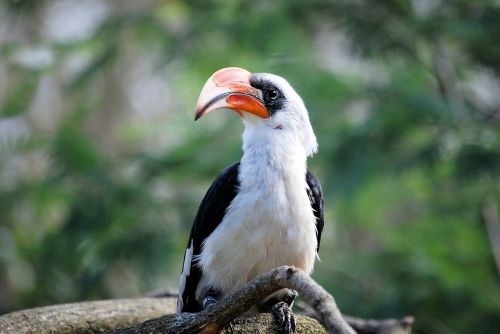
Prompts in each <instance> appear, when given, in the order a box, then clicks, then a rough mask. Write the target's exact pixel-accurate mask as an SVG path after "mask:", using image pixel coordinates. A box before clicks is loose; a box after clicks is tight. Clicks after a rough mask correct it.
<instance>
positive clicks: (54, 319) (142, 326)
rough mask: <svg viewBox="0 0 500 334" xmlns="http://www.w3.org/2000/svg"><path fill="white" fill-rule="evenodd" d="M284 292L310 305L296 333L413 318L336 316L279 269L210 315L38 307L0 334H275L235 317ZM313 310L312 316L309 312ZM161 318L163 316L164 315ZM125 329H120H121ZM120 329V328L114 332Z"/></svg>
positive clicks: (366, 329)
mask: <svg viewBox="0 0 500 334" xmlns="http://www.w3.org/2000/svg"><path fill="white" fill-rule="evenodd" d="M282 288H289V289H294V290H297V291H298V292H299V293H300V294H301V295H302V296H303V298H304V299H305V301H306V302H307V303H308V304H309V305H310V306H311V309H309V312H307V313H308V314H309V315H313V316H314V318H316V319H319V320H320V321H321V323H322V324H323V326H324V327H323V326H322V325H320V323H319V322H318V321H317V320H315V319H312V318H310V317H307V316H301V315H297V317H296V320H297V331H296V333H297V334H300V333H326V330H325V328H326V329H328V331H329V332H330V333H342V334H344V333H349V334H351V333H355V332H354V331H353V329H352V328H351V327H349V325H348V324H347V323H349V324H350V325H351V326H352V327H353V328H354V329H355V330H356V332H357V333H358V334H396V333H397V334H409V333H411V326H412V323H413V319H412V318H410V317H407V318H404V319H401V320H396V319H388V320H382V321H377V320H363V319H359V318H352V317H348V316H346V317H345V319H346V320H347V323H346V321H345V320H344V317H342V315H341V314H340V312H339V310H338V308H337V306H336V304H335V300H334V299H333V297H331V296H330V295H329V294H328V293H327V292H326V291H325V290H324V289H323V288H321V287H320V286H319V285H318V284H317V283H316V282H314V280H312V279H311V278H310V277H309V276H308V275H306V274H305V273H304V272H303V271H301V270H299V269H296V268H293V267H280V268H277V269H275V270H273V271H271V272H269V273H266V274H263V275H261V276H259V277H257V278H256V279H255V280H253V281H251V282H250V283H248V284H247V285H246V286H245V287H243V288H242V289H239V290H237V291H235V292H234V293H233V294H231V295H229V296H227V297H226V298H225V299H223V300H221V301H220V302H218V303H217V304H215V305H214V307H213V308H212V309H211V310H210V311H204V312H200V313H196V314H191V313H183V314H181V315H177V314H168V313H175V304H176V299H177V298H176V296H175V294H169V295H168V296H167V297H166V298H165V296H163V295H162V298H137V299H117V300H109V301H95V302H83V303H74V304H63V305H55V306H47V307H40V308H35V309H29V310H24V311H19V312H13V313H10V314H7V315H4V316H0V333H11V332H12V333H14V332H15V333H41V334H45V333H103V332H106V331H111V332H110V333H113V334H128V333H156V332H159V333H192V332H200V331H201V332H202V333H215V332H216V331H218V330H220V331H221V333H226V331H225V330H224V328H225V327H226V326H227V324H228V323H229V321H232V323H233V325H234V326H233V333H258V332H260V333H278V332H279V329H278V328H277V326H276V324H275V321H274V320H273V318H272V316H271V315H270V314H257V315H253V316H243V317H239V318H238V316H240V315H241V314H244V313H245V312H246V311H247V310H249V309H250V308H251V307H252V306H253V305H254V304H256V303H257V302H259V301H260V300H262V299H263V298H265V297H266V296H268V295H269V294H271V293H273V292H275V291H277V290H280V289H282ZM313 310H314V311H313ZM165 314H167V315H165ZM123 327H125V328H123ZM117 328H123V329H117Z"/></svg>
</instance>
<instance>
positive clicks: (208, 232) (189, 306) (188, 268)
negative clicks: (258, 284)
mask: <svg viewBox="0 0 500 334" xmlns="http://www.w3.org/2000/svg"><path fill="white" fill-rule="evenodd" d="M217 109H231V110H233V111H235V112H236V113H237V114H238V115H239V116H241V118H242V120H243V124H244V126H245V130H244V132H243V152H244V153H243V157H242V158H241V161H240V162H238V163H235V164H234V165H232V166H229V167H227V168H226V169H224V170H223V171H222V172H221V173H220V174H219V175H218V176H217V178H216V180H215V181H214V183H213V184H212V186H211V187H210V188H209V189H208V191H207V193H206V195H205V197H204V198H203V200H202V202H201V204H200V207H199V209H198V213H197V215H196V218H195V220H194V223H193V227H192V229H191V235H190V236H189V241H188V244H187V249H186V252H185V254H184V266H183V268H182V274H181V277H180V287H179V299H178V302H177V312H178V313H180V312H198V311H200V310H203V309H205V308H207V307H210V306H211V305H212V304H213V303H215V302H216V301H217V300H219V299H220V298H222V297H224V296H225V295H227V294H229V293H230V292H232V291H234V290H235V289H237V288H240V287H242V286H244V285H245V284H246V283H247V282H248V281H250V280H252V279H253V278H255V277H256V276H258V275H259V274H262V273H264V272H267V271H270V270H272V269H274V268H276V267H279V266H283V265H292V266H296V267H298V268H301V269H302V270H304V271H305V272H306V273H309V274H310V273H311V272H312V270H313V265H314V261H315V259H316V257H317V252H318V250H319V244H320V238H321V232H322V230H323V196H322V192H321V185H320V183H319V181H318V179H317V178H316V177H315V176H314V175H313V174H312V173H311V172H310V171H308V170H307V165H306V160H307V157H309V156H311V155H313V154H314V153H316V151H317V147H318V144H317V142H316V137H315V135H314V132H313V129H312V127H311V124H310V122H309V116H308V112H307V109H306V107H305V106H304V103H303V102H302V99H301V98H300V96H299V95H298V94H297V93H296V92H295V91H294V89H293V88H292V87H291V86H290V84H289V83H288V82H287V81H286V80H285V79H283V78H281V77H279V76H276V75H273V74H268V73H250V72H248V71H246V70H244V69H241V68H236V67H229V68H224V69H221V70H219V71H217V72H215V73H214V74H213V75H212V76H211V77H210V78H209V79H208V81H207V82H206V84H205V86H204V87H203V89H202V91H201V94H200V97H199V99H198V103H197V105H196V115H195V120H197V119H199V118H200V117H201V116H203V115H205V114H207V113H209V112H210V111H213V110H217ZM295 297H296V292H295V291H292V290H288V289H283V290H280V291H278V292H276V293H275V294H273V295H271V296H269V297H268V298H266V299H265V300H263V301H262V302H260V303H259V304H258V305H256V306H254V308H253V310H254V311H255V312H256V311H270V312H272V313H273V315H274V316H275V319H276V320H277V321H278V323H279V325H280V328H281V329H282V331H283V332H285V333H290V332H292V331H294V330H295V319H294V316H293V313H292V311H291V307H292V303H293V301H294V299H295Z"/></svg>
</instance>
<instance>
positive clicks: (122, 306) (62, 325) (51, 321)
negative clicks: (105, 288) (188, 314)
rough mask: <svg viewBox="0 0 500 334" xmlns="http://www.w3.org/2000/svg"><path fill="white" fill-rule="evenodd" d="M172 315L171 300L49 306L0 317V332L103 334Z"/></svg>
mask: <svg viewBox="0 0 500 334" xmlns="http://www.w3.org/2000/svg"><path fill="white" fill-rule="evenodd" d="M173 312H175V299H174V298H137V299H116V300H106V301H94V302H84V303H73V304H62V305H53V306H46V307H37V308H33V309H29V310H23V311H18V312H13V313H9V314H6V315H3V316H0V333H2V334H3V333H39V334H48V333H58V334H66V333H68V334H69V333H103V332H106V331H109V330H113V329H116V328H120V327H125V326H130V325H133V324H136V323H138V322H142V321H145V320H148V319H151V318H154V317H158V316H160V315H162V314H165V313H173Z"/></svg>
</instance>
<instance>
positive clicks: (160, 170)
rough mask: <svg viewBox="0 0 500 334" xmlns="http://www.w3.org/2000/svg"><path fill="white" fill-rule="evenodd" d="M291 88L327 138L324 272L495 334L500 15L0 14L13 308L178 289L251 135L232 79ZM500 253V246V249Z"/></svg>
mask: <svg viewBox="0 0 500 334" xmlns="http://www.w3.org/2000/svg"><path fill="white" fill-rule="evenodd" d="M226 66H239V67H243V68H246V69H248V70H250V71H252V72H272V73H276V74H279V75H281V76H284V77H285V78H287V79H288V80H289V81H290V82H291V83H292V85H293V86H294V87H295V88H296V90H297V91H298V92H299V94H301V96H302V97H303V99H304V100H305V102H306V105H307V106H308V109H309V112H310V116H311V122H312V124H313V127H314V129H315V132H316V135H317V137H318V142H319V145H320V150H319V153H318V154H317V155H316V156H315V157H314V158H313V159H311V160H310V162H309V167H310V169H311V170H312V171H313V172H314V173H316V174H317V175H318V177H319V178H320V180H321V181H322V184H323V188H324V193H325V201H326V226H325V231H324V237H323V241H322V248H321V251H320V257H321V259H322V260H321V262H318V263H317V265H316V270H315V273H314V277H315V278H316V279H317V280H318V281H319V282H320V283H321V284H323V285H324V286H325V287H326V288H327V289H328V290H329V291H330V292H332V293H333V294H334V296H335V297H336V298H337V301H338V303H339V305H340V307H341V309H342V310H343V311H344V312H346V313H349V314H353V315H357V316H363V317H400V316H404V315H407V314H411V315H414V316H416V318H417V323H416V330H415V332H416V333H445V334H448V333H493V332H495V331H497V330H498V328H499V326H500V279H499V278H500V276H499V270H500V219H499V215H498V211H499V210H498V204H499V201H500V191H499V189H500V173H499V172H500V132H499V129H500V2H499V1H496V0H492V1H465V0H456V1H447V0H413V1H409V0H388V1H369V0H359V1H349V0H340V1H333V0H332V1H308V2H307V1H283V2H278V1H274V2H268V1H234V2H233V1H201V0H200V1H151V0H148V1H133V0H61V1H48V0H45V1H42V0H32V1H23V0H18V1H6V0H3V1H2V2H1V3H0V313H4V312H9V311H13V310H17V309H22V308H27V307H34V306H38V305H47V304H53V303H61V302H73V301H83V300H92V299H103V298H117V297H133V296H141V295H144V294H145V293H147V292H150V291H152V290H164V289H167V288H175V289H176V288H177V279H178V275H179V273H180V269H181V261H182V256H183V251H184V247H185V245H186V242H187V237H188V233H189V230H190V227H191V222H192V220H193V217H194V215H195V213H196V210H197V207H198V204H199V202H200V201H201V198H202V196H203V195H204V193H205V191H206V189H207V188H208V187H209V185H210V184H211V182H212V180H213V179H214V178H215V176H216V174H217V173H218V172H219V171H220V170H221V169H222V168H224V167H225V166H227V165H229V164H231V163H233V162H235V161H237V160H239V158H240V156H241V139H240V134H241V132H242V125H241V124H240V123H241V122H240V120H239V119H238V117H235V116H234V115H232V114H230V113H224V112H221V113H220V114H217V115H216V114H212V115H210V116H209V117H206V118H203V119H202V120H201V121H200V122H197V123H194V122H193V116H194V105H195V102H196V100H197V97H198V93H199V92H200V89H201V87H202V86H203V84H204V82H205V80H206V79H207V78H208V77H209V76H210V75H211V74H212V73H213V72H214V71H215V70H217V69H219V68H222V67H226ZM495 252H496V253H495Z"/></svg>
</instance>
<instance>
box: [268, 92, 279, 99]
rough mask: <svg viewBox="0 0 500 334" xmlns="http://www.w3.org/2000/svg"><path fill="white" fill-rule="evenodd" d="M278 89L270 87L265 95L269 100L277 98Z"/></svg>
mask: <svg viewBox="0 0 500 334" xmlns="http://www.w3.org/2000/svg"><path fill="white" fill-rule="evenodd" d="M278 95H279V94H278V91H277V90H276V89H270V90H268V91H267V97H268V98H269V99H270V100H276V99H277V98H278Z"/></svg>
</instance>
